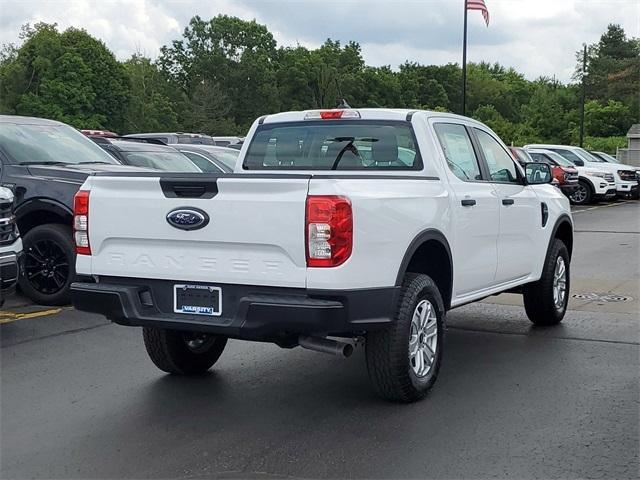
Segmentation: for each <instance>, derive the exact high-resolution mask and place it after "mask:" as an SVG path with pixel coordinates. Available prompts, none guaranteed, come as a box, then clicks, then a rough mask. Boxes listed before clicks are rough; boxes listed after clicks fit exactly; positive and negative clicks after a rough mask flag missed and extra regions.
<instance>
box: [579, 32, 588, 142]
mask: <svg viewBox="0 0 640 480" xmlns="http://www.w3.org/2000/svg"><path fill="white" fill-rule="evenodd" d="M586 76H587V45H586V44H585V45H584V53H583V55H582V95H581V97H582V98H581V99H580V147H582V145H583V143H584V99H585V90H586V89H585V78H586Z"/></svg>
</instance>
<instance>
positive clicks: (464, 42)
mask: <svg viewBox="0 0 640 480" xmlns="http://www.w3.org/2000/svg"><path fill="white" fill-rule="evenodd" d="M463 3H464V35H463V40H462V115H466V112H467V108H466V106H467V0H464V2H463Z"/></svg>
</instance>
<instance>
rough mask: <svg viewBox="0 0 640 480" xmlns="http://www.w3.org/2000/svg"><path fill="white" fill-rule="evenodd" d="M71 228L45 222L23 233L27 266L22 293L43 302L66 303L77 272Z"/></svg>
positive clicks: (23, 277) (22, 275)
mask: <svg viewBox="0 0 640 480" xmlns="http://www.w3.org/2000/svg"><path fill="white" fill-rule="evenodd" d="M71 235H72V234H71V228H70V227H68V226H66V225H60V224H54V223H50V224H45V225H39V226H37V227H34V228H32V229H31V230H29V231H28V232H27V233H26V234H25V235H24V237H23V239H22V241H23V244H24V254H25V255H24V268H23V269H22V272H21V275H20V279H19V283H20V289H21V290H22V293H24V294H25V295H26V296H27V297H29V298H30V299H31V300H33V301H34V302H36V303H39V304H41V305H66V304H68V303H69V301H70V298H69V297H70V295H69V287H70V285H71V282H73V279H74V278H75V276H76V267H75V264H76V253H75V245H74V243H73V238H72V236H71Z"/></svg>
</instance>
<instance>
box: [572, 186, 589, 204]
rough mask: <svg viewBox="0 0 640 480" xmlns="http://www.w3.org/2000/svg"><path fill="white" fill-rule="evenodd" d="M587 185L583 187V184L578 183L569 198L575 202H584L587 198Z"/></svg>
mask: <svg viewBox="0 0 640 480" xmlns="http://www.w3.org/2000/svg"><path fill="white" fill-rule="evenodd" d="M587 195H588V192H587V187H585V186H584V185H578V188H576V190H575V192H573V195H571V200H573V201H574V202H575V203H584V201H585V200H586V199H587Z"/></svg>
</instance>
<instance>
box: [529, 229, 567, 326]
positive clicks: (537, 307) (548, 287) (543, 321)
mask: <svg viewBox="0 0 640 480" xmlns="http://www.w3.org/2000/svg"><path fill="white" fill-rule="evenodd" d="M558 258H562V261H563V262H564V265H565V269H566V288H565V291H564V297H563V300H562V304H561V305H560V306H558V305H556V302H555V299H554V276H555V273H556V265H557V262H558ZM570 273H571V265H570V260H569V252H568V251H567V247H566V246H565V244H564V243H563V242H562V241H561V240H558V239H555V240H554V241H553V243H552V244H551V248H550V249H549V253H548V254H547V258H546V259H545V261H544V267H543V269H542V276H541V277H540V280H538V281H537V282H533V283H530V284H528V285H525V287H524V292H523V298H524V308H525V311H526V312H527V317H529V320H531V322H533V323H534V324H535V325H540V326H550V325H557V324H558V323H560V322H561V321H562V319H563V318H564V314H565V313H566V311H567V304H568V303H569V292H570V287H571V275H570Z"/></svg>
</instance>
